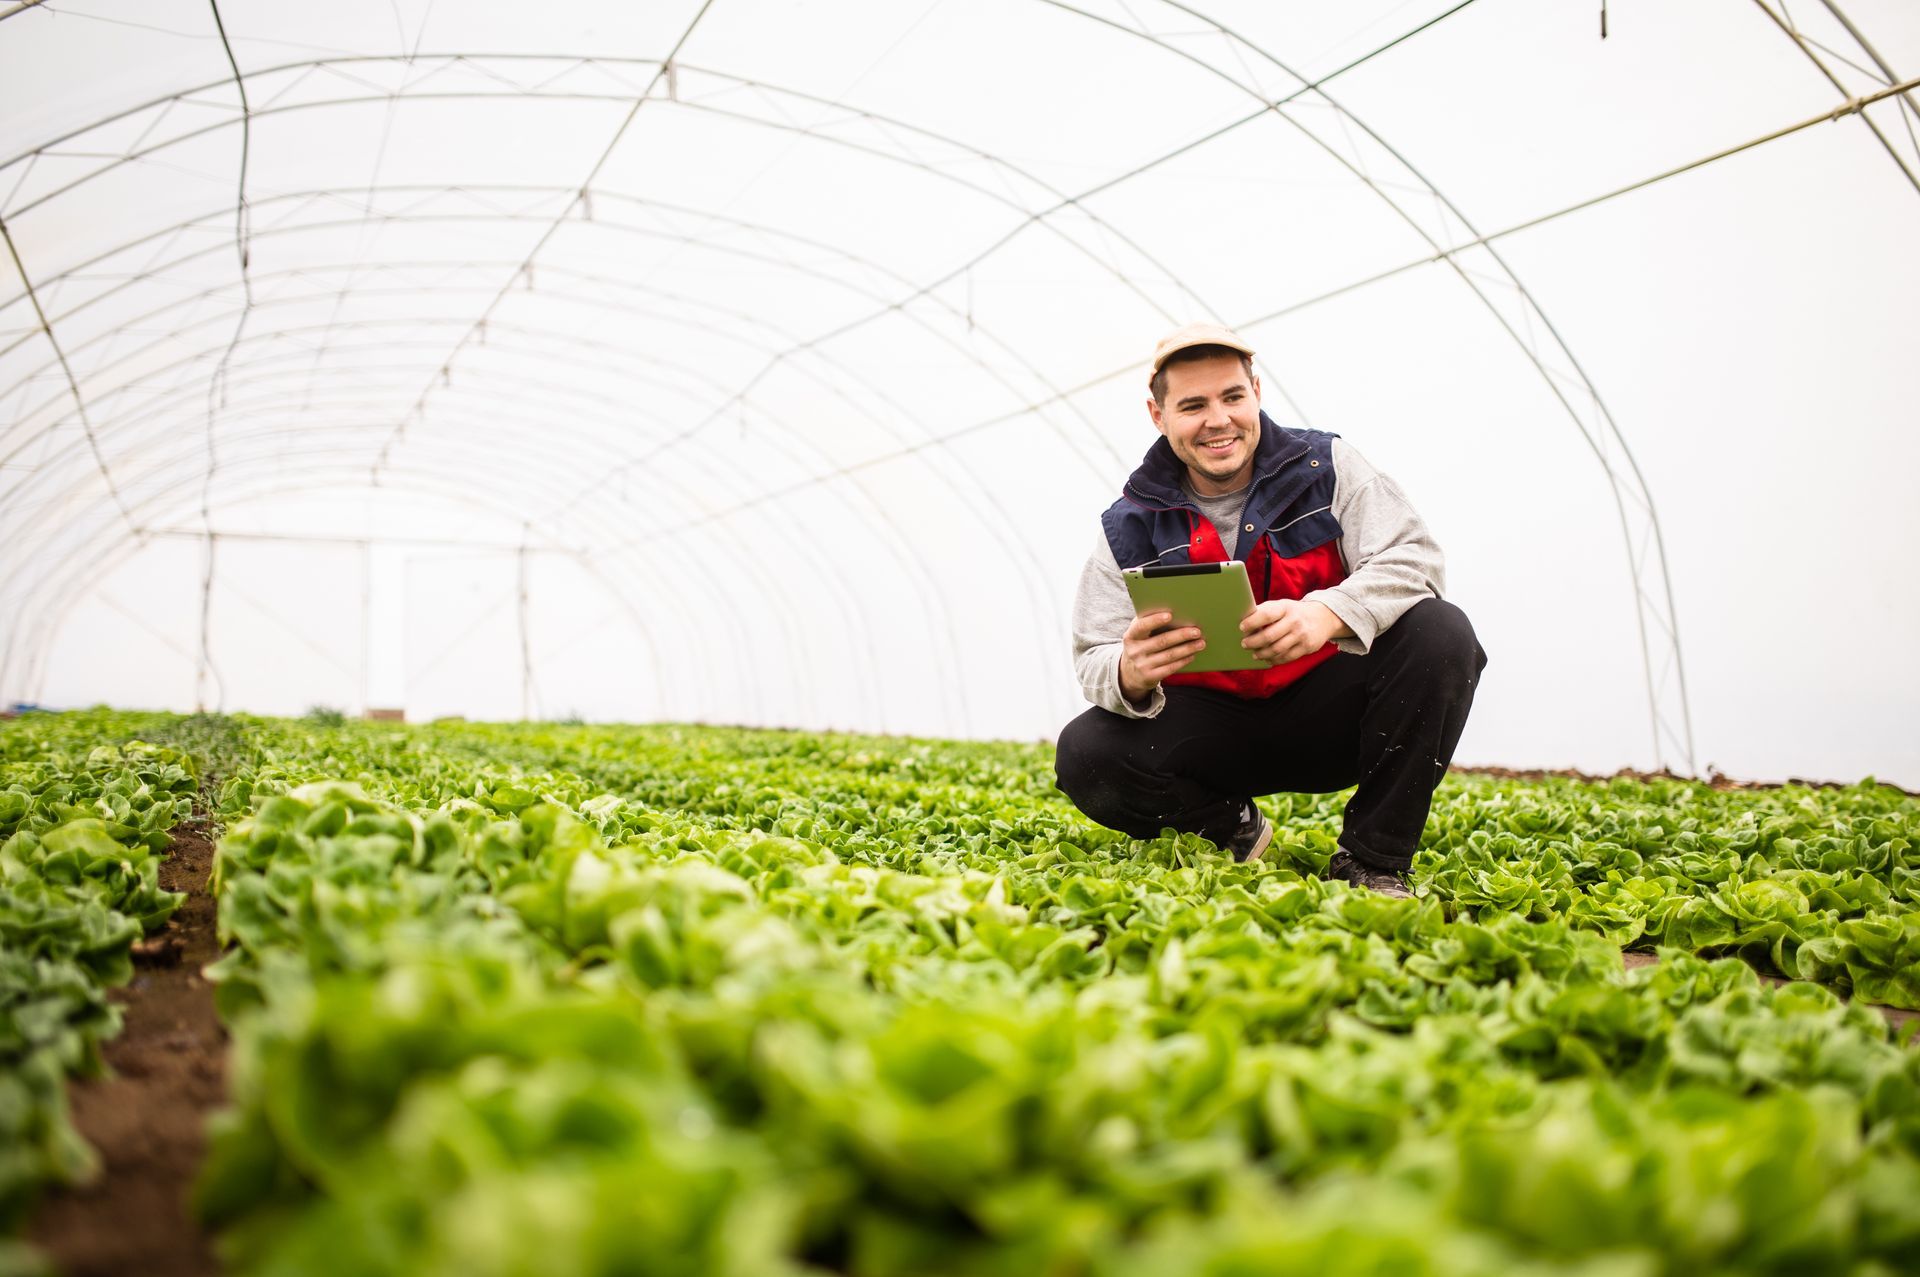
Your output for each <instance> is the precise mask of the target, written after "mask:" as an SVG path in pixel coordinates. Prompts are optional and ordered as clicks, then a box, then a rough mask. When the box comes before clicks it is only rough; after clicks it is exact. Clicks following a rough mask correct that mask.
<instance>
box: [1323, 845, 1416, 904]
mask: <svg viewBox="0 0 1920 1277" xmlns="http://www.w3.org/2000/svg"><path fill="white" fill-rule="evenodd" d="M1326 877H1327V880H1328V881H1329V882H1331V881H1333V880H1334V879H1336V878H1337V879H1339V880H1340V881H1341V882H1346V883H1351V884H1353V885H1354V886H1356V887H1365V888H1366V889H1367V890H1368V891H1374V892H1378V893H1379V894H1381V895H1383V896H1391V897H1392V898H1393V899H1395V900H1411V899H1412V898H1413V892H1411V891H1409V890H1407V876H1406V875H1405V874H1403V873H1400V872H1398V871H1396V870H1393V869H1375V868H1373V867H1371V866H1370V865H1363V864H1361V863H1360V862H1359V861H1358V860H1356V859H1354V856H1353V853H1352V852H1350V851H1348V850H1347V849H1346V848H1344V847H1342V848H1341V849H1340V850H1339V851H1336V852H1334V853H1333V859H1331V860H1329V861H1328V862H1327V872H1326Z"/></svg>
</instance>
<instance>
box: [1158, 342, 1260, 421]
mask: <svg viewBox="0 0 1920 1277" xmlns="http://www.w3.org/2000/svg"><path fill="white" fill-rule="evenodd" d="M1222 355H1225V356H1227V357H1228V358H1229V359H1238V360H1239V361H1240V367H1241V368H1243V369H1245V370H1246V374H1247V379H1248V380H1249V381H1251V380H1252V379H1253V356H1252V355H1249V354H1247V353H1246V352H1245V351H1241V350H1235V349H1234V348H1233V347H1232V346H1188V347H1187V348H1186V349H1185V350H1176V351H1174V352H1173V353H1172V354H1171V355H1168V356H1167V360H1166V362H1165V363H1163V364H1161V365H1160V371H1159V372H1157V373H1155V374H1153V379H1152V380H1151V381H1149V382H1147V389H1148V390H1150V391H1152V392H1153V401H1154V402H1155V403H1157V404H1159V405H1160V406H1161V407H1162V408H1164V407H1166V406H1167V369H1169V368H1171V367H1173V366H1174V365H1175V364H1191V363H1198V362H1199V361H1200V360H1202V359H1218V358H1220V356H1222Z"/></svg>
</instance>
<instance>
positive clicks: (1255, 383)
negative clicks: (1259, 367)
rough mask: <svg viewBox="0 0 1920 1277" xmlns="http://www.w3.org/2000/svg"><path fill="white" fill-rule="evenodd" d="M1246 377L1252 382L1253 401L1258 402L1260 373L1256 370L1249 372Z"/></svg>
mask: <svg viewBox="0 0 1920 1277" xmlns="http://www.w3.org/2000/svg"><path fill="white" fill-rule="evenodd" d="M1248 377H1249V378H1250V379H1251V380H1252V382H1253V402H1254V403H1255V404H1258V403H1259V402H1260V374H1259V373H1257V372H1256V373H1249V374H1248Z"/></svg>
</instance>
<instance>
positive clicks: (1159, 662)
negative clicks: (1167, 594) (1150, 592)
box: [1120, 609, 1207, 701]
mask: <svg viewBox="0 0 1920 1277" xmlns="http://www.w3.org/2000/svg"><path fill="white" fill-rule="evenodd" d="M1172 620H1173V613H1172V612H1169V611H1165V610H1164V609H1163V610H1161V611H1158V612H1143V613H1141V614H1140V615H1139V616H1136V617H1134V618H1133V624H1131V625H1129V626H1128V627H1127V632H1126V634H1124V635H1123V636H1122V637H1121V640H1120V691H1121V694H1122V695H1124V696H1125V697H1126V698H1127V699H1128V700H1130V701H1143V700H1145V699H1147V697H1148V696H1150V695H1152V694H1153V689H1154V688H1156V687H1158V686H1160V680H1161V679H1164V678H1167V677H1169V676H1171V675H1174V674H1178V673H1179V672H1180V671H1181V670H1183V669H1185V668H1186V667H1187V662H1189V661H1191V660H1192V659H1193V658H1194V657H1196V656H1198V655H1199V654H1200V649H1201V648H1203V647H1205V646H1206V645H1207V644H1206V640H1205V639H1203V638H1201V637H1200V629H1199V627H1198V626H1194V625H1187V626H1182V627H1180V628H1179V629H1170V630H1168V631H1167V632H1166V633H1164V634H1155V633H1154V631H1155V630H1157V629H1159V628H1160V627H1161V626H1163V625H1167V624H1169V623H1171V622H1172Z"/></svg>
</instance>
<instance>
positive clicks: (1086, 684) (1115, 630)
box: [1073, 479, 1338, 718]
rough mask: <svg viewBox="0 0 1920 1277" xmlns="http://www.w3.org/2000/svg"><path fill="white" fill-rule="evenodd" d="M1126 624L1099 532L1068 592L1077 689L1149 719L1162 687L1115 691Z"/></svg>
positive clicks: (1123, 593) (1116, 568) (1124, 602)
mask: <svg viewBox="0 0 1920 1277" xmlns="http://www.w3.org/2000/svg"><path fill="white" fill-rule="evenodd" d="M1335 482H1336V483H1337V482H1338V480H1337V479H1336V480H1335ZM1131 624H1133V599H1132V597H1131V596H1129V595H1128V594H1127V582H1126V579H1125V578H1123V577H1122V576H1121V575H1120V565H1119V564H1118V563H1116V562H1115V561H1114V558H1113V549H1112V547H1110V546H1109V545H1108V544H1107V539H1106V537H1104V536H1102V537H1101V538H1100V539H1099V543H1098V544H1097V545H1095V546H1094V548H1093V553H1092V554H1090V555H1088V556H1087V565H1086V567H1084V568H1082V569H1081V570H1080V588H1079V589H1078V590H1077V591H1076V592H1075V593H1074V596H1073V668H1074V672H1075V673H1076V674H1078V675H1079V676H1080V690H1081V691H1082V692H1083V693H1085V695H1086V698H1087V699H1088V700H1089V701H1091V702H1093V703H1094V704H1095V705H1098V706H1099V707H1100V708H1101V709H1105V710H1112V711H1113V712H1114V713H1116V714H1119V715H1121V716H1123V717H1125V718H1154V717H1156V716H1158V715H1159V713H1160V711H1161V710H1162V709H1165V708H1166V704H1167V693H1166V691H1165V690H1164V689H1162V688H1158V687H1156V688H1154V689H1153V691H1152V692H1150V693H1148V695H1147V699H1146V700H1145V701H1144V702H1142V703H1140V704H1135V703H1134V702H1132V701H1130V700H1128V699H1127V697H1126V694H1125V693H1124V692H1122V691H1121V690H1120V640H1121V638H1122V636H1124V635H1125V634H1126V632H1127V626H1129V625H1131Z"/></svg>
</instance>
